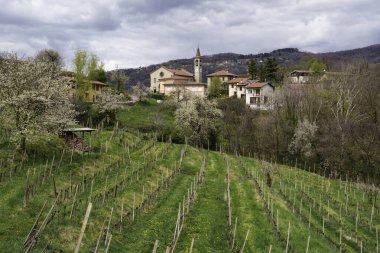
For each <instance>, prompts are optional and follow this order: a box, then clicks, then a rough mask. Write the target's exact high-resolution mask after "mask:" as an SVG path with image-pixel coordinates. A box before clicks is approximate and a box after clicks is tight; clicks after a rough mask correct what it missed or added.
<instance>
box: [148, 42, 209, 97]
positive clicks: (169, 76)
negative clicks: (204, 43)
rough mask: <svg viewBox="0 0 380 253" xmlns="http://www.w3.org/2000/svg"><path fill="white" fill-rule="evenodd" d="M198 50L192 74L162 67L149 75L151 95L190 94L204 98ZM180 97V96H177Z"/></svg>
mask: <svg viewBox="0 0 380 253" xmlns="http://www.w3.org/2000/svg"><path fill="white" fill-rule="evenodd" d="M201 58H202V57H201V53H200V51H199V48H198V49H197V52H196V55H195V57H194V74H193V73H190V72H189V71H187V70H184V69H171V68H166V67H164V66H162V67H159V68H158V69H156V70H155V71H153V72H152V73H150V90H151V92H153V93H161V94H164V95H170V94H172V93H176V94H177V95H178V94H180V93H181V94H182V95H183V93H184V92H191V93H193V94H194V95H196V96H202V97H203V96H205V95H206V92H207V83H203V82H202V59H201ZM179 96H181V95H179Z"/></svg>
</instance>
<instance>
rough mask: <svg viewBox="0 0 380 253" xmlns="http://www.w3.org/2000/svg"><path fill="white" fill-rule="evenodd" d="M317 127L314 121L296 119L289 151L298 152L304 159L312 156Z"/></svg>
mask: <svg viewBox="0 0 380 253" xmlns="http://www.w3.org/2000/svg"><path fill="white" fill-rule="evenodd" d="M317 129H318V127H317V125H316V123H315V122H309V121H308V120H307V119H303V120H302V121H298V124H297V127H296V129H295V133H294V136H293V140H292V142H291V143H290V144H289V151H290V152H291V153H293V154H296V153H299V154H301V155H302V156H303V157H305V158H306V159H309V158H312V157H313V156H314V155H315V136H316V132H317Z"/></svg>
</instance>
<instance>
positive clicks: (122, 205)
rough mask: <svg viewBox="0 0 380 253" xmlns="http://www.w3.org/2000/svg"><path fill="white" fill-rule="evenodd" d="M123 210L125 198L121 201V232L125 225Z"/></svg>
mask: <svg viewBox="0 0 380 253" xmlns="http://www.w3.org/2000/svg"><path fill="white" fill-rule="evenodd" d="M123 211H124V199H123V200H122V201H121V211H120V232H121V229H122V227H123Z"/></svg>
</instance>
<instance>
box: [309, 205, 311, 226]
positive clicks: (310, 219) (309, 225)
mask: <svg viewBox="0 0 380 253" xmlns="http://www.w3.org/2000/svg"><path fill="white" fill-rule="evenodd" d="M310 220H311V207H310V209H309V229H310Z"/></svg>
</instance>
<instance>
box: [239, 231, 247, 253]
mask: <svg viewBox="0 0 380 253" xmlns="http://www.w3.org/2000/svg"><path fill="white" fill-rule="evenodd" d="M248 234H249V229H248V231H247V234H246V235H245V239H244V243H243V247H242V248H241V251H240V252H241V253H243V251H244V248H245V244H246V242H247V239H248Z"/></svg>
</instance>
